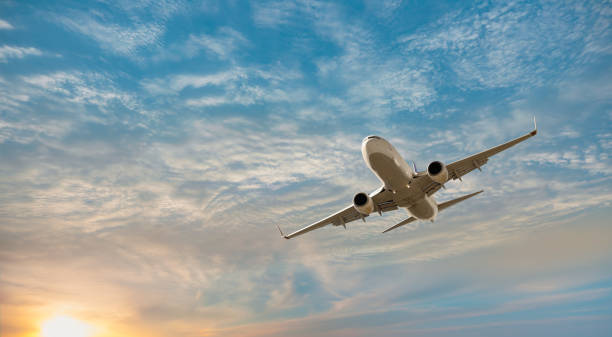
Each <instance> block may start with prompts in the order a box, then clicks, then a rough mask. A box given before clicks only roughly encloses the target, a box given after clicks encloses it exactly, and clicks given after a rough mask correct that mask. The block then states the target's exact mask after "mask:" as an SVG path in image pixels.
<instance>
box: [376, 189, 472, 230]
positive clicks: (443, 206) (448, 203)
mask: <svg viewBox="0 0 612 337" xmlns="http://www.w3.org/2000/svg"><path fill="white" fill-rule="evenodd" d="M482 192H483V191H482V190H480V191H478V192H474V193H471V194H468V195H464V196H462V197H459V198H457V199H453V200H449V201H446V202H443V203H441V204H439V205H438V211H442V210H444V209H446V208H449V207H451V206H452V205H455V204H458V203H460V202H462V201H463V200H466V199H469V198H471V197H473V196H475V195H477V194H480V193H482ZM415 220H416V218H415V217H412V216H411V217H409V218H408V219H406V220H404V221H402V222H400V223H398V224H397V225H395V226H393V227H389V228H387V229H385V230H384V231H383V233H386V232H388V231H390V230H392V229H396V228H397V227H401V226H403V225H405V224H409V223H411V222H413V221H415Z"/></svg>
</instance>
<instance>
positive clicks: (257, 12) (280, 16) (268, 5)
mask: <svg viewBox="0 0 612 337" xmlns="http://www.w3.org/2000/svg"><path fill="white" fill-rule="evenodd" d="M298 6H299V5H296V4H295V3H294V2H291V1H269V2H265V3H262V2H259V1H257V2H254V3H253V21H255V24H256V25H259V26H263V27H276V26H280V25H285V24H288V23H290V22H291V21H290V19H291V17H294V15H296V11H297V10H298V9H299V7H298Z"/></svg>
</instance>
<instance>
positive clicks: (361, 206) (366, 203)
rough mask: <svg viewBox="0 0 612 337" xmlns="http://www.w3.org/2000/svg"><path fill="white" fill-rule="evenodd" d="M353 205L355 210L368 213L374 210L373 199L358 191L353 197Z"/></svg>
mask: <svg viewBox="0 0 612 337" xmlns="http://www.w3.org/2000/svg"><path fill="white" fill-rule="evenodd" d="M353 207H355V209H356V210H357V212H359V213H361V214H365V215H368V214H370V213H372V211H374V201H373V200H372V198H370V196H369V195H367V194H366V193H363V192H359V193H357V194H355V197H354V198H353Z"/></svg>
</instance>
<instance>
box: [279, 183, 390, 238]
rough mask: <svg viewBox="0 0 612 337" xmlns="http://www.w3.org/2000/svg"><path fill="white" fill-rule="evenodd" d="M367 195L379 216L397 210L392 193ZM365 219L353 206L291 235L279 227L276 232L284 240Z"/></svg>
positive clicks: (382, 188)
mask: <svg viewBox="0 0 612 337" xmlns="http://www.w3.org/2000/svg"><path fill="white" fill-rule="evenodd" d="M369 195H370V198H372V201H373V202H374V211H375V212H378V213H379V214H381V213H382V212H388V211H392V210H395V209H397V204H396V203H395V201H393V193H391V192H390V191H387V190H385V189H384V187H381V188H379V189H377V190H376V191H374V192H372V193H370V194H369ZM366 217H368V215H367V214H361V213H359V212H358V211H357V210H356V209H355V207H353V205H349V206H347V207H345V208H344V209H342V210H340V211H338V212H336V213H334V214H332V215H330V216H328V217H326V218H324V219H321V220H319V221H317V222H315V223H313V224H311V225H308V226H306V227H304V228H302V229H299V230H297V231H295V232H293V233H291V234H288V235H284V234H283V232H282V231H281V229H280V227H278V230H279V231H280V232H281V235H282V236H283V237H284V238H285V239H291V238H293V237H296V236H298V235H302V234H304V233H308V232H310V231H312V230H315V229H317V228H321V227H324V226H327V225H329V224H333V225H335V226H344V227H345V228H346V224H347V223H349V222H352V221H355V220H359V219H363V221H365V218H366Z"/></svg>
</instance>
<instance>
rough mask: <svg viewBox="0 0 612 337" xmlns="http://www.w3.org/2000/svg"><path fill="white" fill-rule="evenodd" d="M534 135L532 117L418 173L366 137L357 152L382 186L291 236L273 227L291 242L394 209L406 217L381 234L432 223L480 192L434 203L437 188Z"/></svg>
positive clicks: (387, 145) (384, 142)
mask: <svg viewBox="0 0 612 337" xmlns="http://www.w3.org/2000/svg"><path fill="white" fill-rule="evenodd" d="M537 133H538V128H537V125H536V120H535V117H534V118H533V130H532V131H531V132H529V133H527V134H525V135H523V136H520V137H518V138H515V139H513V140H511V141H509V142H506V143H504V144H501V145H498V146H495V147H493V148H490V149H488V150H486V151H482V152H480V153H477V154H474V155H472V156H469V157H467V158H464V159H461V160H458V161H455V162H453V163H450V164H448V165H446V164H444V163H443V162H441V161H433V162H431V163H430V164H429V165H428V166H427V170H425V171H420V172H419V171H418V170H417V169H416V165H415V167H414V170H413V169H412V168H411V167H410V165H408V163H407V162H406V161H405V160H404V159H403V158H402V156H400V154H399V153H398V152H397V150H396V149H395V148H394V147H393V145H391V143H389V142H388V141H387V140H385V139H384V138H382V137H379V136H368V137H366V138H365V139H364V140H363V142H362V143H361V153H362V155H363V160H364V161H365V163H366V165H367V166H368V167H369V168H370V170H372V172H373V173H374V175H376V177H378V179H379V180H380V181H381V183H382V186H381V187H380V188H378V189H376V190H375V191H374V192H372V193H370V194H366V193H364V192H359V193H357V194H355V197H354V198H353V204H352V205H349V206H347V207H345V208H344V209H342V210H340V211H338V212H336V213H334V214H332V215H330V216H328V217H326V218H324V219H322V220H319V221H317V222H315V223H313V224H311V225H308V226H306V227H304V228H302V229H299V230H297V231H295V232H293V233H291V234H288V235H285V234H283V231H282V230H281V229H280V226H277V227H278V230H279V232H280V233H281V236H282V237H284V238H285V239H291V238H293V237H296V236H298V235H302V234H305V233H308V232H310V231H312V230H315V229H317V228H321V227H324V226H326V225H329V224H332V225H334V226H343V227H344V229H346V224H347V223H349V222H352V221H355V220H359V219H361V220H363V222H365V218H367V217H368V216H369V215H370V214H372V213H378V214H379V215H381V216H382V213H385V212H389V211H393V210H396V209H398V208H404V209H405V210H406V211H407V212H408V213H409V215H410V217H409V218H407V219H405V220H403V221H401V222H400V223H398V224H396V225H394V226H392V227H389V228H387V229H386V230H384V231H383V233H386V232H388V231H390V230H393V229H396V228H398V227H401V226H404V225H406V224H409V223H411V222H413V221H416V220H429V221H431V222H433V221H434V220H435V218H436V216H437V215H438V212H440V211H443V210H445V209H447V208H448V207H450V206H453V205H456V204H458V203H460V202H462V201H464V200H467V199H469V198H471V197H473V196H475V195H477V194H480V193H482V192H483V191H482V190H480V191H477V192H474V193H470V194H467V195H464V196H462V197H459V198H457V199H453V200H449V201H446V202H443V203H440V204H438V203H436V201H435V199H434V197H433V195H434V193H436V192H437V191H438V190H439V189H440V188H446V187H445V184H446V182H448V181H450V180H457V179H459V180H460V181H462V179H461V177H462V176H464V175H466V174H467V173H469V172H471V171H473V170H475V169H478V170H480V171H482V169H481V167H482V166H483V165H484V164H486V163H487V162H488V160H489V158H490V157H492V156H493V155H495V154H498V153H500V152H502V151H504V150H506V149H508V148H510V147H512V146H514V145H516V144H518V143H520V142H522V141H525V140H527V139H529V138H531V137H533V136H535V135H536V134H537Z"/></svg>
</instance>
